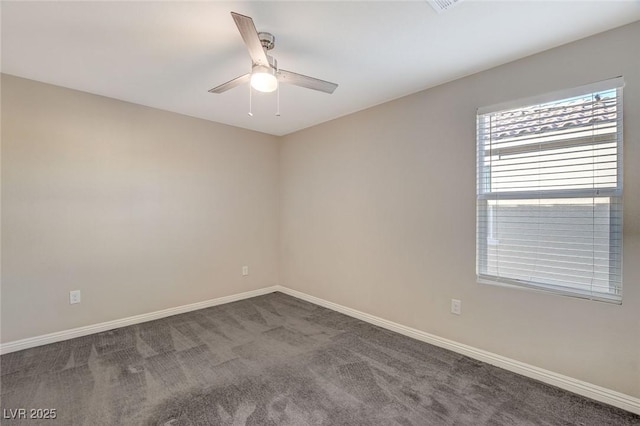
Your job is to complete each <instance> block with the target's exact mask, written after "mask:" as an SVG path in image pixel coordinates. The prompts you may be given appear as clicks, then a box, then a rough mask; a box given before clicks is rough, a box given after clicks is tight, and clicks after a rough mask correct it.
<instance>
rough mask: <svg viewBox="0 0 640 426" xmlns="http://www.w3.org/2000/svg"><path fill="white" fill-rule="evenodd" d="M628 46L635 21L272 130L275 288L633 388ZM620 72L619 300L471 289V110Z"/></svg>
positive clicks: (633, 186) (638, 142)
mask: <svg viewBox="0 0 640 426" xmlns="http://www.w3.org/2000/svg"><path fill="white" fill-rule="evenodd" d="M639 40H640V23H635V24H632V25H630V26H626V27H623V28H621V29H617V30H614V31H611V32H608V33H604V34H601V35H598V36H595V37H592V38H589V39H585V40H582V41H579V42H577V43H573V44H570V45H567V46H563V47H559V48H557V49H553V50H550V51H547V52H544V53H541V54H539V55H536V56H532V57H529V58H526V59H523V60H520V61H517V62H514V63H511V64H508V65H504V66H501V67H498V68H495V69H492V70H489V71H486V72H482V73H479V74H476V75H473V76H470V77H467V78H464V79H461V80H457V81H454V82H451V83H449V84H445V85H442V86H439V87H436V88H433V89H430V90H426V91H424V92H421V93H418V94H415V95H412V96H408V97H405V98H402V99H399V100H396V101H394V102H390V103H386V104H383V105H380V106H377V107H375V108H371V109H368V110H365V111H362V112H359V113H356V114H353V115H350V116H347V117H344V118H341V119H338V120H334V121H332V122H328V123H325V124H322V125H319V126H316V127H313V128H310V129H307V130H303V131H300V132H298V133H295V134H291V135H289V136H286V137H284V138H283V140H282V146H281V157H280V161H281V164H280V180H281V192H280V194H281V210H280V211H281V233H280V236H281V237H280V241H281V256H280V259H281V267H280V276H281V284H282V285H284V286H287V287H290V288H293V289H296V290H299V291H302V292H305V293H308V294H311V295H314V296H317V297H320V298H322V299H326V300H329V301H332V302H336V303H339V304H342V305H345V306H348V307H351V308H355V309H358V310H361V311H364V312H367V313H370V314H373V315H377V316H380V317H382V318H385V319H389V320H391V321H395V322H398V323H401V324H405V325H408V326H411V327H415V328H417V329H420V330H424V331H426V332H429V333H433V334H435V335H438V336H442V337H445V338H448V339H452V340H454V341H457V342H462V343H465V344H468V345H471V346H474V347H477V348H481V349H484V350H488V351H491V352H494V353H497V354H500V355H503V356H506V357H509V358H513V359H516V360H519V361H522V362H526V363H529V364H532V365H535V366H539V367H542V368H545V369H548V370H552V371H555V372H558V373H561V374H565V375H568V376H571V377H574V378H577V379H581V380H585V381H587V382H591V383H594V384H597V385H601V386H604V387H607V388H610V389H614V390H617V391H620V392H623V393H626V394H628V395H632V396H635V397H640V197H639V196H638V194H639V188H640V167H639V166H638V165H640V120H639V119H638V117H639V114H640V55H638V54H637V44H638V41H639ZM619 75H623V76H624V77H625V80H626V83H627V84H626V87H625V89H624V107H625V120H626V121H625V148H624V150H625V152H624V155H625V159H624V180H625V193H624V198H625V200H624V202H625V211H624V302H623V305H622V306H618V305H612V304H606V303H600V302H591V301H586V300H579V299H573V298H569V297H563V296H557V295H548V294H541V293H534V292H531V291H525V290H519V289H507V288H501V287H496V286H488V285H480V284H476V280H475V170H476V169H475V110H476V108H477V107H481V106H486V105H491V104H494V103H498V102H502V101H507V100H512V99H517V98H520V97H525V96H531V95H536V94H540V93H544V92H549V91H554V90H558V89H563V88H570V87H574V86H578V85H582V84H586V83H590V82H594V81H599V80H604V79H608V78H611V77H616V76H619ZM372 90H373V89H372ZM451 298H459V299H461V300H462V315H461V316H455V315H452V314H450V312H449V310H450V300H451Z"/></svg>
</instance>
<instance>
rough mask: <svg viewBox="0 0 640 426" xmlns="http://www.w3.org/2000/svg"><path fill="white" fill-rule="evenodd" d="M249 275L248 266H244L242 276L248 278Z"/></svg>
mask: <svg viewBox="0 0 640 426" xmlns="http://www.w3.org/2000/svg"><path fill="white" fill-rule="evenodd" d="M247 275H249V267H248V266H243V267H242V276H243V277H244V276H247Z"/></svg>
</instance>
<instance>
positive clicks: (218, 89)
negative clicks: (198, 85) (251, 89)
mask: <svg viewBox="0 0 640 426" xmlns="http://www.w3.org/2000/svg"><path fill="white" fill-rule="evenodd" d="M249 80H251V74H245V75H241V76H240V77H236V78H234V79H233V80H230V81H227V82H226V83H223V84H221V85H220V86H217V87H214V88H213V89H211V90H209V93H222V92H226V91H227V90H229V89H233V88H234V87H236V86H239V85H241V84H242V83H246V82H247V81H249Z"/></svg>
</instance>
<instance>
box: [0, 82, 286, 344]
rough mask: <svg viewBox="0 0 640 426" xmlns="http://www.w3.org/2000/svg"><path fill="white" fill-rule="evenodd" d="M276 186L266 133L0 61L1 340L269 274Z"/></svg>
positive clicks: (233, 286)
mask: <svg viewBox="0 0 640 426" xmlns="http://www.w3.org/2000/svg"><path fill="white" fill-rule="evenodd" d="M277 194H278V140H277V138H276V137H273V136H269V135H265V134H260V133H256V132H251V131H247V130H241V129H238V128H233V127H229V126H225V125H221V124H215V123H211V122H207V121H204V120H198V119H194V118H190V117H186V116H181V115H177V114H173V113H168V112H163V111H159V110H155V109H151V108H147V107H143V106H139V105H134V104H130V103H125V102H121V101H117V100H114V99H108V98H104V97H100V96H95V95H90V94H87V93H82V92H77V91H73V90H68V89H64V88H60V87H55V86H50V85H46V84H42V83H36V82H33V81H29V80H24V79H20V78H16V77H11V76H7V75H3V76H2V342H9V341H14V340H17V339H22V338H27V337H33V336H37V335H42V334H45V333H49V332H54V331H61V330H66V329H70V328H73V327H79V326H84V325H89V324H95V323H100V322H103V321H108V320H113V319H120V318H124V317H128V316H131V315H137V314H142V313H147V312H152V311H156V310H160V309H163V308H168V307H175V306H180V305H184V304H188V303H193V302H199V301H203V300H207V299H211V298H216V297H221V296H227V295H231V294H237V293H241V292H244V291H248V290H254V289H258V288H262V287H266V286H270V285H274V284H276V283H277V281H278V274H277V269H278V260H277V257H278V195H277ZM243 265H248V266H249V267H250V274H249V276H247V277H242V276H241V268H242V266H243ZM75 289H80V290H81V291H82V303H80V304H79V305H69V291H70V290H75Z"/></svg>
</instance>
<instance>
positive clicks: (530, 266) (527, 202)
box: [476, 78, 623, 303]
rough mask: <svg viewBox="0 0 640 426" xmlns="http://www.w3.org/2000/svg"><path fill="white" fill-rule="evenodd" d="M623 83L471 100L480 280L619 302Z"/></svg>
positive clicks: (621, 81) (620, 294) (620, 280)
mask: <svg viewBox="0 0 640 426" xmlns="http://www.w3.org/2000/svg"><path fill="white" fill-rule="evenodd" d="M622 86H623V80H622V78H616V79H611V80H607V81H604V82H599V83H595V84H592V85H588V86H582V87H579V88H576V89H572V90H569V91H565V92H560V93H553V94H548V95H544V96H541V97H537V98H531V99H528V100H523V101H520V102H517V103H512V104H502V105H498V106H495V107H489V108H483V109H480V110H478V115H477V236H476V243H477V246H476V251H477V256H476V258H477V262H476V271H477V275H478V279H479V281H480V282H490V283H503V284H509V285H516V286H525V287H533V288H537V289H544V290H549V291H555V292H559V293H564V294H569V295H574V296H578V297H585V298H589V299H597V300H605V301H611V302H617V303H620V302H621V300H622Z"/></svg>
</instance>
